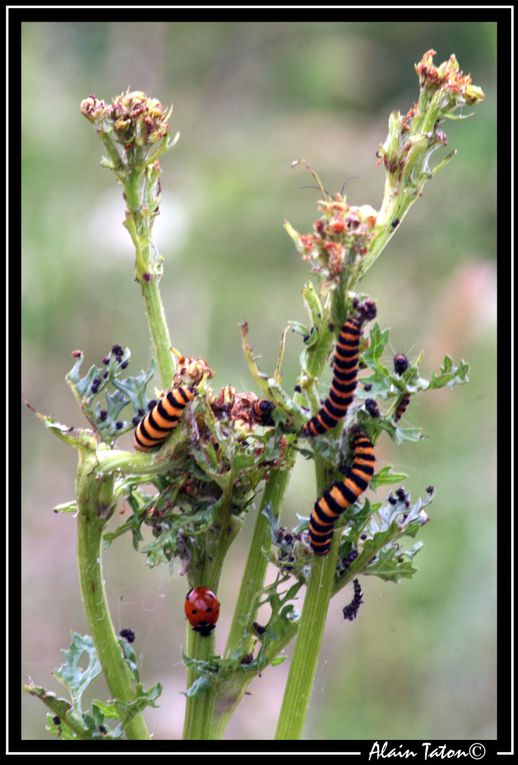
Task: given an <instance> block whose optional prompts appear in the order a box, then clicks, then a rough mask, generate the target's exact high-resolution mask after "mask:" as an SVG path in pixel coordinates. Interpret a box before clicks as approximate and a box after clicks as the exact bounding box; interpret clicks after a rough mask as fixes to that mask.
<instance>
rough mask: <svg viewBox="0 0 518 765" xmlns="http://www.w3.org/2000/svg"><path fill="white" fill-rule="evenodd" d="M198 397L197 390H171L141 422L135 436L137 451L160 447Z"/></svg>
mask: <svg viewBox="0 0 518 765" xmlns="http://www.w3.org/2000/svg"><path fill="white" fill-rule="evenodd" d="M195 395H196V390H195V388H192V387H190V386H189V387H185V388H183V387H179V388H171V390H169V391H168V392H167V394H166V395H165V396H163V397H162V398H161V399H160V401H159V402H158V404H156V405H155V406H154V407H153V409H152V410H151V411H150V412H148V414H146V416H145V417H144V419H143V420H141V421H140V422H139V424H138V425H137V427H136V429H135V433H134V436H133V444H134V446H135V449H139V450H140V451H143V452H147V451H149V450H150V449H152V448H153V447H155V446H160V445H161V444H162V443H163V442H164V441H165V439H166V438H167V436H168V435H169V434H170V432H171V431H172V430H174V428H176V426H177V425H178V422H179V420H180V417H181V416H182V413H183V410H184V409H185V407H186V405H187V404H188V403H189V401H192V400H193V398H194V397H195Z"/></svg>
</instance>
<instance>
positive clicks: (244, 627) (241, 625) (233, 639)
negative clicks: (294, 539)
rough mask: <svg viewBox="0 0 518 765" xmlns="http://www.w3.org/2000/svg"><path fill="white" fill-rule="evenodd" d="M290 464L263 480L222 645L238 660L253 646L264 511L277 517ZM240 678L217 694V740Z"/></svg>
mask: <svg viewBox="0 0 518 765" xmlns="http://www.w3.org/2000/svg"><path fill="white" fill-rule="evenodd" d="M290 475H291V467H289V468H287V469H283V470H272V472H271V473H270V476H269V478H268V481H267V483H266V486H265V489H264V492H263V496H262V499H261V504H260V506H259V512H258V514H257V518H256V522H255V527H254V533H253V536H252V541H251V544H250V552H249V555H248V560H247V562H246V566H245V571H244V574H243V578H242V580H241V589H240V591H239V596H238V600H237V604H236V608H235V611H234V618H233V620H232V625H231V627H230V632H229V636H228V639H227V645H226V648H225V653H224V655H225V657H226V658H233V657H234V658H236V660H237V659H239V657H240V656H244V655H245V654H247V653H249V651H250V649H251V647H252V641H253V636H252V631H251V627H252V622H253V621H254V617H255V615H256V611H257V599H256V598H257V593H258V592H260V590H261V588H262V586H263V582H264V577H265V574H266V567H267V565H268V561H267V559H266V556H265V555H264V552H263V549H264V548H266V547H267V546H268V544H269V542H270V526H269V524H268V520H267V518H265V516H264V515H263V510H264V509H265V508H266V507H267V506H268V505H269V506H270V513H271V514H272V515H273V516H275V517H276V518H278V516H279V511H280V508H281V505H282V503H283V500H284V496H285V494H286V489H287V488H288V483H289V478H290ZM251 679H252V677H250V678H249V679H246V678H243V679H242V682H237V683H236V684H234V685H230V686H229V685H227V686H226V687H225V688H223V690H222V692H221V693H219V694H218V698H217V705H216V709H215V712H216V719H215V722H214V728H213V733H214V737H215V738H216V739H220V738H221V737H222V736H223V733H224V732H225V728H226V726H227V724H228V721H229V720H230V718H231V717H232V714H233V713H234V710H235V708H236V707H237V705H238V704H239V702H240V701H241V698H242V696H243V694H244V692H245V690H246V687H247V686H248V684H249V682H250V680H251Z"/></svg>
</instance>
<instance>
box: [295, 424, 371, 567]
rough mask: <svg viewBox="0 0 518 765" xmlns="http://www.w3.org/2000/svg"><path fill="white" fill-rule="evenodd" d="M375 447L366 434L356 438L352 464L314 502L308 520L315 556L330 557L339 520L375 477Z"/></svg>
mask: <svg viewBox="0 0 518 765" xmlns="http://www.w3.org/2000/svg"><path fill="white" fill-rule="evenodd" d="M374 462H375V457H374V447H373V445H372V443H371V442H370V441H369V439H368V438H367V436H366V435H365V434H364V433H361V432H358V433H357V434H355V436H354V438H353V464H352V466H351V467H350V468H348V469H347V470H346V471H345V478H344V480H343V481H336V482H335V483H334V484H333V485H332V486H331V488H329V489H326V491H325V492H324V493H323V494H322V496H321V497H320V499H318V500H317V501H316V502H315V506H314V508H313V512H312V513H311V518H310V520H309V541H310V544H311V549H312V551H313V552H314V553H315V555H327V553H328V552H329V548H330V547H331V540H332V538H333V531H334V525H335V523H336V520H337V519H338V518H339V517H340V516H341V515H342V513H343V512H345V510H347V508H348V507H349V506H350V505H352V504H353V503H354V502H356V500H357V499H358V497H359V496H360V494H362V493H363V492H364V491H365V490H366V488H367V486H368V484H369V481H370V479H371V478H372V475H373V473H374Z"/></svg>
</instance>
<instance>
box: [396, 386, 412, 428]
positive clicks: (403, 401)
mask: <svg viewBox="0 0 518 765" xmlns="http://www.w3.org/2000/svg"><path fill="white" fill-rule="evenodd" d="M409 401H410V393H408V392H406V393H403V395H402V396H401V398H400V399H399V401H398V404H397V407H396V411H395V413H394V422H397V421H398V420H400V419H401V417H402V416H403V415H404V413H405V411H406V408H407V406H408V402H409Z"/></svg>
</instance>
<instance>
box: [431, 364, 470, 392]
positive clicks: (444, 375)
mask: <svg viewBox="0 0 518 765" xmlns="http://www.w3.org/2000/svg"><path fill="white" fill-rule="evenodd" d="M468 381H469V364H467V363H466V362H465V361H462V360H461V362H460V364H459V365H458V366H455V365H454V363H453V359H452V358H451V356H445V357H444V361H443V363H442V365H441V368H440V373H439V374H435V372H434V373H433V374H432V379H431V381H430V385H429V388H430V390H434V389H437V388H444V387H445V386H446V387H447V388H453V387H454V386H455V385H464V383H466V382H468Z"/></svg>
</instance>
